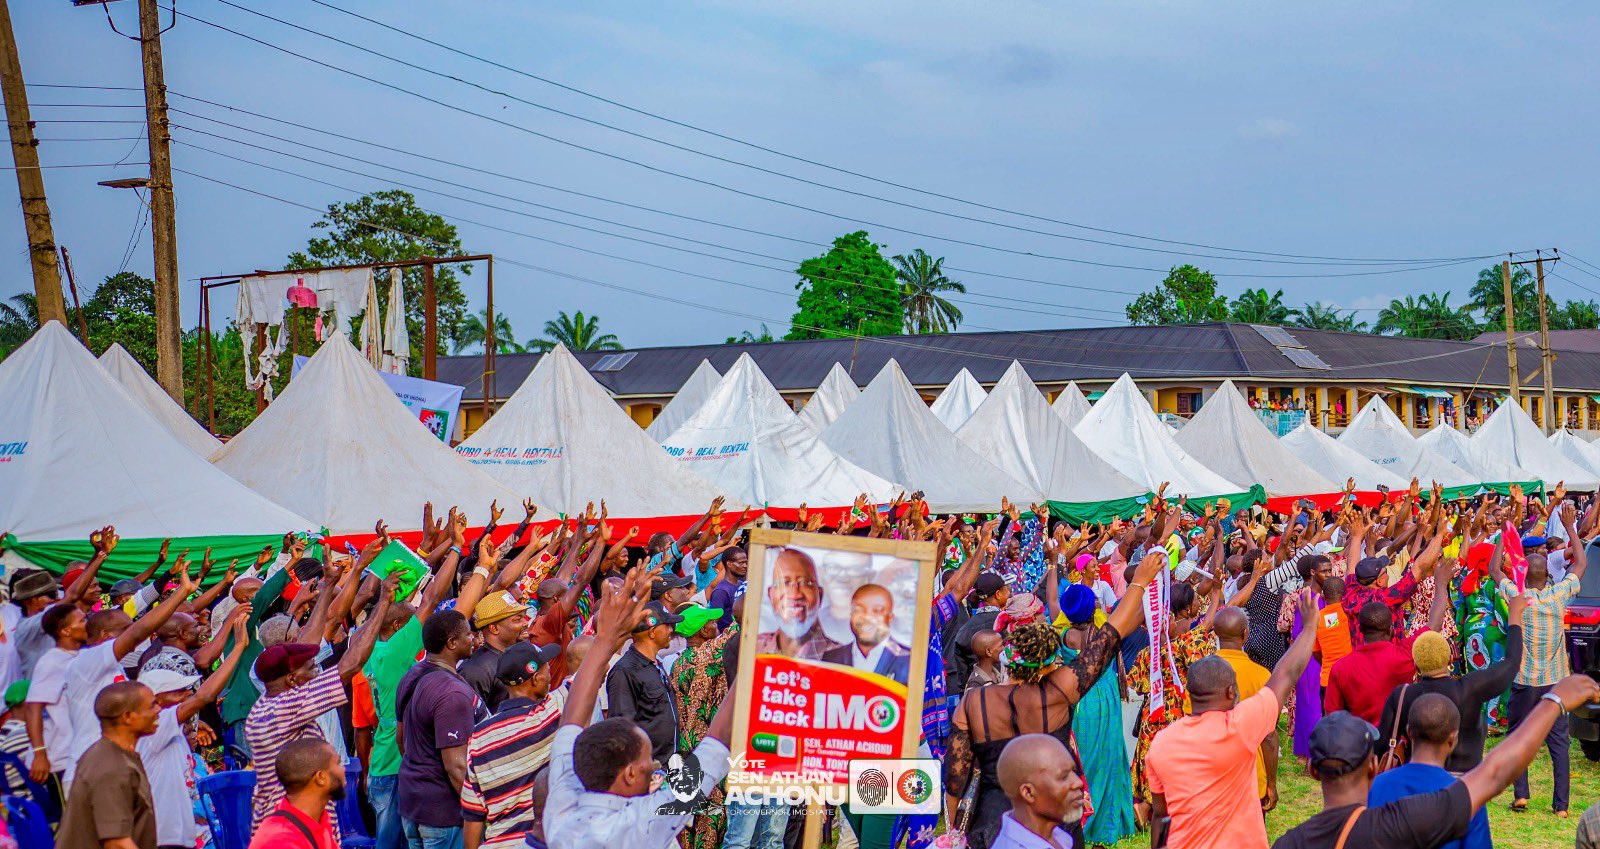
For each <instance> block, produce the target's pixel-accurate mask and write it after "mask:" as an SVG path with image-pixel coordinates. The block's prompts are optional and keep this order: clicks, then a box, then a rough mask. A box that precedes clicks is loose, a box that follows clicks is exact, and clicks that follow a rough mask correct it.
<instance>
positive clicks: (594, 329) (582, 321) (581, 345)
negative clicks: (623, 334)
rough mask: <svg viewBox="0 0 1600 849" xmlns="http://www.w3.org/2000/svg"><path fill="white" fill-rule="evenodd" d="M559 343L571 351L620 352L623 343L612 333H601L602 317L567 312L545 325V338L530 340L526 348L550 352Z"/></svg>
mask: <svg viewBox="0 0 1600 849" xmlns="http://www.w3.org/2000/svg"><path fill="white" fill-rule="evenodd" d="M557 342H559V343H561V344H562V345H565V346H567V350H569V351H620V350H622V343H621V342H619V341H617V337H616V336H615V335H613V334H610V333H601V332H600V317H599V316H595V315H591V316H585V315H584V314H583V310H578V311H577V312H576V313H574V314H572V315H567V314H566V312H565V311H562V312H558V313H556V317H555V319H554V320H552V321H547V322H545V323H544V336H543V337H542V338H539V339H529V340H528V344H527V345H526V346H524V347H525V348H526V349H527V350H529V351H548V350H550V349H551V348H554V347H555V346H556V343H557Z"/></svg>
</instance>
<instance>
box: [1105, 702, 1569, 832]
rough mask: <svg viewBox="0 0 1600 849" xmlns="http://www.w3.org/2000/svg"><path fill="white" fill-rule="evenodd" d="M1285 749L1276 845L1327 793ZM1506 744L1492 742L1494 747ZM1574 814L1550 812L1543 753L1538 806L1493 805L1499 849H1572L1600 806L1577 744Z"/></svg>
mask: <svg viewBox="0 0 1600 849" xmlns="http://www.w3.org/2000/svg"><path fill="white" fill-rule="evenodd" d="M1278 738H1279V744H1280V745H1281V746H1282V750H1283V752H1284V756H1283V760H1282V761H1280V762H1279V764H1278V807H1277V808H1276V809H1274V810H1273V811H1272V812H1271V813H1269V814H1267V836H1268V838H1269V839H1270V840H1276V839H1278V837H1279V836H1280V835H1282V834H1283V833H1284V832H1285V831H1288V830H1289V829H1291V828H1293V827H1294V826H1296V825H1299V824H1300V823H1302V822H1304V821H1306V820H1307V819H1309V818H1310V817H1311V816H1312V815H1314V814H1316V813H1317V812H1318V811H1320V810H1322V790H1321V788H1320V787H1319V786H1318V784H1317V782H1316V781H1314V780H1313V779H1312V778H1311V777H1310V776H1307V775H1306V774H1305V771H1304V770H1303V769H1301V767H1300V763H1299V761H1298V760H1296V759H1295V758H1294V757H1293V756H1292V755H1290V754H1289V752H1290V751H1291V741H1290V739H1289V735H1288V734H1286V733H1285V731H1284V727H1283V726H1282V725H1281V724H1280V725H1279V727H1278ZM1500 739H1503V738H1491V739H1490V741H1489V743H1490V747H1491V748H1493V746H1494V744H1495V743H1497V742H1498V741H1499V740H1500ZM1571 757H1572V788H1571V792H1570V794H1569V795H1570V796H1571V799H1572V801H1571V805H1572V809H1571V811H1570V813H1571V816H1570V817H1569V818H1568V819H1565V820H1562V819H1557V818H1556V815H1555V814H1554V813H1552V812H1551V810H1550V790H1551V787H1552V779H1551V773H1550V755H1549V753H1548V751H1541V753H1540V755H1539V757H1537V758H1535V759H1534V761H1533V765H1532V766H1531V767H1530V768H1529V772H1528V783H1529V789H1530V790H1531V791H1532V794H1533V800H1532V801H1531V802H1530V803H1529V804H1528V812H1527V813H1522V814H1517V813H1512V812H1511V810H1510V805H1511V788H1509V787H1507V788H1506V790H1505V792H1504V793H1501V794H1500V795H1499V796H1498V797H1496V798H1495V800H1494V801H1492V802H1490V803H1489V805H1488V810H1489V831H1490V832H1491V833H1492V834H1493V835H1494V845H1495V849H1556V848H1557V847H1567V846H1571V845H1572V843H1573V837H1574V835H1575V834H1576V833H1577V829H1578V817H1580V816H1582V815H1583V811H1584V809H1585V808H1587V807H1589V806H1590V805H1592V804H1594V803H1595V802H1596V801H1600V798H1597V797H1600V763H1595V762H1593V761H1590V760H1588V759H1587V758H1585V757H1584V756H1583V752H1582V751H1581V750H1579V748H1578V744H1577V741H1573V744H1572V756H1571ZM1149 845H1150V834H1149V833H1148V832H1144V833H1141V834H1138V835H1135V836H1133V837H1130V838H1128V839H1127V840H1124V841H1122V842H1121V843H1118V844H1117V846H1116V849H1135V847H1138V849H1144V848H1145V847H1148V846H1149Z"/></svg>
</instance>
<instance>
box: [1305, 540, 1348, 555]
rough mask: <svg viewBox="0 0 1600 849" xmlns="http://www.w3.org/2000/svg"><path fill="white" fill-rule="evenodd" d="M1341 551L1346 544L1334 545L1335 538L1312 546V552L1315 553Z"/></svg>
mask: <svg viewBox="0 0 1600 849" xmlns="http://www.w3.org/2000/svg"><path fill="white" fill-rule="evenodd" d="M1340 551H1344V546H1342V545H1334V544H1333V540H1327V539H1325V540H1323V541H1322V542H1319V543H1317V544H1316V545H1313V546H1311V553H1313V554H1334V553H1337V552H1340Z"/></svg>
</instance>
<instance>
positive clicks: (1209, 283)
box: [1124, 264, 1228, 324]
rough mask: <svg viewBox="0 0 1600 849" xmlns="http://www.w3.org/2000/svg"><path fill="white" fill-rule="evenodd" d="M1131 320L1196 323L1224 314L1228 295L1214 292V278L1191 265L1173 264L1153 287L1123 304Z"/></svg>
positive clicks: (1215, 288)
mask: <svg viewBox="0 0 1600 849" xmlns="http://www.w3.org/2000/svg"><path fill="white" fill-rule="evenodd" d="M1124 310H1125V311H1126V312H1127V314H1128V320H1129V321H1131V322H1133V323H1134V324H1197V323H1199V322H1203V321H1223V320H1225V319H1226V318H1227V317H1228V299H1227V298H1226V297H1223V296H1221V295H1218V294H1217V278H1216V277H1214V276H1212V274H1211V272H1209V271H1201V270H1200V269H1199V268H1196V267H1195V266H1193V265H1187V264H1185V265H1179V266H1174V267H1173V268H1172V270H1171V271H1169V272H1167V276H1166V279H1164V280H1162V281H1161V285H1160V286H1158V287H1156V289H1155V290H1154V291H1150V292H1145V293H1144V294H1141V295H1140V296H1139V297H1137V298H1134V299H1133V302H1132V303H1130V304H1128V305H1127V306H1126V307H1124Z"/></svg>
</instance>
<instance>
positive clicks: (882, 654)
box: [822, 584, 911, 684]
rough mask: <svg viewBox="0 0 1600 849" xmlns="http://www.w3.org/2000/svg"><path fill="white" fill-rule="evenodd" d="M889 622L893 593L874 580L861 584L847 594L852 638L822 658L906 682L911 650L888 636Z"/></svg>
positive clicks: (892, 620) (891, 614) (892, 614)
mask: <svg viewBox="0 0 1600 849" xmlns="http://www.w3.org/2000/svg"><path fill="white" fill-rule="evenodd" d="M893 623H894V596H893V595H892V594H891V593H890V592H889V591H888V590H887V589H885V588H883V587H881V586H879V585H877V584H862V585H861V586H859V587H857V588H856V591H855V592H854V593H852V594H851V595H850V633H851V635H852V636H853V637H854V639H852V640H851V641H850V642H849V643H847V644H845V645H842V646H839V647H838V648H833V649H829V650H827V651H825V652H823V653H822V660H823V662H824V663H837V664H839V665H840V666H850V667H854V668H856V669H860V670H863V671H865V672H873V673H876V674H878V675H886V676H888V677H890V678H893V679H894V680H896V681H898V682H900V683H901V684H904V683H906V679H907V678H908V677H909V676H910V675H911V650H910V649H907V648H906V647H905V646H903V645H901V644H899V643H897V642H895V641H894V639H893V638H892V637H890V636H889V631H890V627H891V626H892V625H893Z"/></svg>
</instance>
